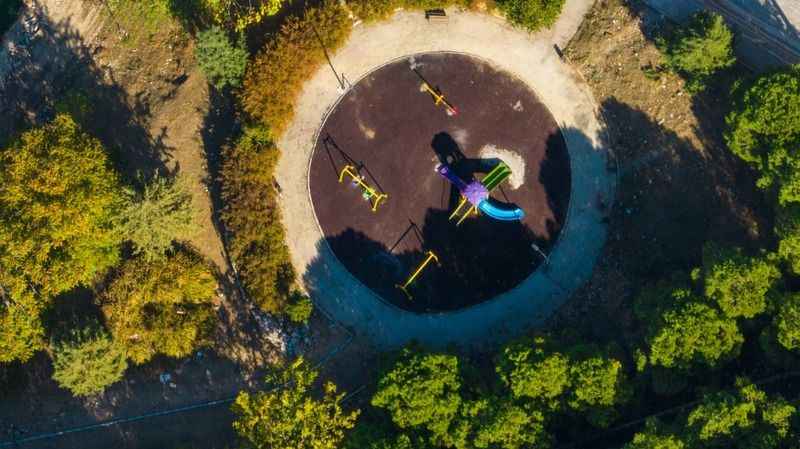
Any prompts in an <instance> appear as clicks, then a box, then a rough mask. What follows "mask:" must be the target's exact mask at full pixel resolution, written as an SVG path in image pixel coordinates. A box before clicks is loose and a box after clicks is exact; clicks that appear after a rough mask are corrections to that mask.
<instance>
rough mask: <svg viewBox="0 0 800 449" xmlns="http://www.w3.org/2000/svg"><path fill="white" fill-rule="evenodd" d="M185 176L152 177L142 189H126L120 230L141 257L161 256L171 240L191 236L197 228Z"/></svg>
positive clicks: (169, 247) (165, 251)
mask: <svg viewBox="0 0 800 449" xmlns="http://www.w3.org/2000/svg"><path fill="white" fill-rule="evenodd" d="M188 182H189V181H188V180H187V179H186V178H185V177H178V178H174V179H168V178H164V177H160V176H159V177H156V178H154V179H153V180H152V181H151V182H150V183H149V184H146V185H145V186H144V190H143V191H142V192H140V193H139V192H130V193H129V200H128V204H127V207H126V208H125V209H124V210H123V211H122V213H121V215H120V231H121V232H122V235H123V236H124V237H125V238H126V239H127V240H130V241H131V242H133V246H134V254H136V255H141V257H143V258H144V259H145V260H148V261H152V260H154V259H158V258H163V257H165V255H166V253H167V251H169V250H170V249H171V248H172V243H173V242H174V241H175V240H185V239H189V238H191V237H192V236H193V235H194V234H195V233H196V232H197V230H198V226H197V224H196V222H195V217H196V216H197V210H196V209H195V207H194V205H193V203H192V194H191V192H189V186H188Z"/></svg>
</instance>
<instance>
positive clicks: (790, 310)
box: [773, 293, 800, 350]
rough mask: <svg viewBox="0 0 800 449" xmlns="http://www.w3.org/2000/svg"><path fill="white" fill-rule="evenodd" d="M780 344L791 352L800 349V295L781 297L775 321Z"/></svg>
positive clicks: (788, 294)
mask: <svg viewBox="0 0 800 449" xmlns="http://www.w3.org/2000/svg"><path fill="white" fill-rule="evenodd" d="M773 326H774V328H775V331H776V334H777V337H778V343H780V344H781V345H782V346H783V347H784V348H786V349H789V350H797V349H800V293H787V294H784V295H783V296H782V297H781V300H780V304H779V305H778V312H777V313H776V314H775V317H774V320H773Z"/></svg>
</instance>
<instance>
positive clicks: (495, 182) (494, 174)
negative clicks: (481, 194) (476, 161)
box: [481, 162, 511, 192]
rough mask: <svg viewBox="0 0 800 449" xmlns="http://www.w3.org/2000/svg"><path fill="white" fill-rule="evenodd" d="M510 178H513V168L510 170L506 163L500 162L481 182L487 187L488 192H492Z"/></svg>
mask: <svg viewBox="0 0 800 449" xmlns="http://www.w3.org/2000/svg"><path fill="white" fill-rule="evenodd" d="M509 176H511V168H509V167H508V165H506V164H505V162H500V163H499V164H497V167H495V168H493V169H492V171H490V172H489V174H488V175H486V177H485V178H483V179H482V180H481V184H483V186H484V187H486V190H488V191H490V192H491V191H492V190H494V189H495V188H497V186H499V185H500V184H501V183H502V182H503V181H505V180H506V179H508V177H509Z"/></svg>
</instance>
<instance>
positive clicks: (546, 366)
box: [496, 337, 572, 409]
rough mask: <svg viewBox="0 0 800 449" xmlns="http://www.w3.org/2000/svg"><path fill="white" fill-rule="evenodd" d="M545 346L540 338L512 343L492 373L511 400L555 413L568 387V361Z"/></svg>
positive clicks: (545, 343)
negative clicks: (530, 402) (527, 402)
mask: <svg viewBox="0 0 800 449" xmlns="http://www.w3.org/2000/svg"><path fill="white" fill-rule="evenodd" d="M548 346H549V344H548V342H547V340H546V339H545V338H543V337H536V338H533V339H522V340H518V341H515V342H513V343H511V344H509V345H508V346H506V347H505V348H503V351H502V353H501V355H500V357H499V358H498V360H497V368H496V369H497V373H498V374H499V375H500V379H501V380H502V381H503V383H504V384H505V385H506V386H507V387H508V388H509V389H510V390H511V392H512V394H513V395H514V397H517V398H527V399H529V400H533V401H534V402H536V403H538V404H541V405H544V406H546V407H548V408H550V409H558V408H560V406H561V398H562V395H563V394H564V392H565V391H567V390H568V389H569V388H570V387H571V381H572V379H571V378H570V360H569V358H568V357H567V356H566V355H564V354H562V353H561V352H558V351H555V350H553V349H552V348H549V347H548Z"/></svg>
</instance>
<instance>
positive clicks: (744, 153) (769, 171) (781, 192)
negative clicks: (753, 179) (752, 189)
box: [725, 65, 800, 204]
mask: <svg viewBox="0 0 800 449" xmlns="http://www.w3.org/2000/svg"><path fill="white" fill-rule="evenodd" d="M732 96H733V98H734V101H733V106H732V109H731V112H730V113H729V114H728V116H727V117H726V120H725V121H726V123H727V127H728V129H727V131H726V132H725V140H726V141H727V142H728V146H729V147H730V149H731V151H733V153H734V154H735V155H737V156H739V157H740V158H742V159H743V160H744V161H746V162H748V163H750V164H751V165H753V166H754V167H756V168H757V169H758V170H759V172H760V178H759V180H758V186H759V187H761V188H769V187H771V186H775V187H776V188H777V190H778V200H779V202H780V203H781V204H787V203H791V202H798V201H800V170H798V169H800V157H798V156H799V154H798V151H797V148H798V147H800V65H796V66H794V67H790V68H788V69H785V70H782V71H778V72H773V73H768V74H766V75H762V76H761V77H759V78H758V79H756V80H755V82H753V83H751V84H739V85H737V86H736V87H735V88H734V90H733V92H732Z"/></svg>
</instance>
